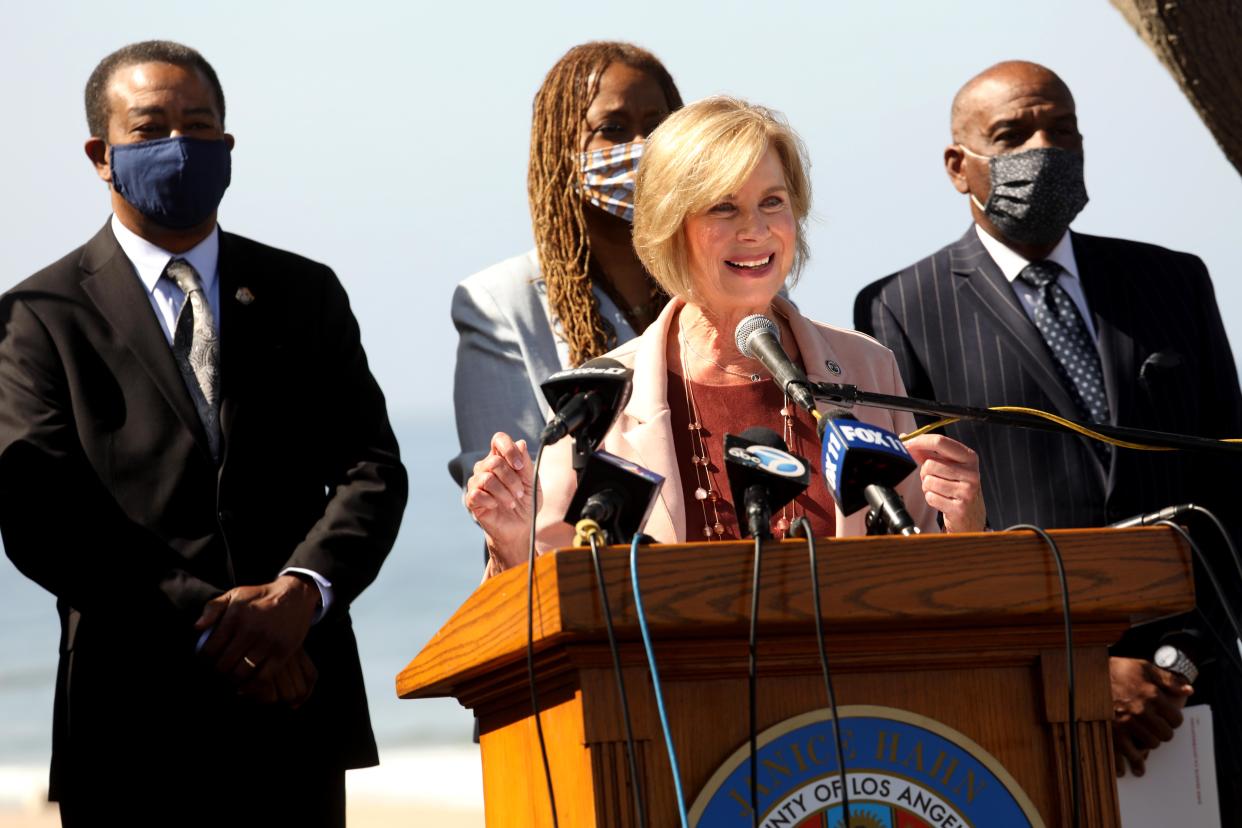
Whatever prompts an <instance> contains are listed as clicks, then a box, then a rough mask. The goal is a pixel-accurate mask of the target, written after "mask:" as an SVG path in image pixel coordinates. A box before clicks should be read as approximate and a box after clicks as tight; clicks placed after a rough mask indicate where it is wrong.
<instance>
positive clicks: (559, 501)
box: [537, 296, 940, 552]
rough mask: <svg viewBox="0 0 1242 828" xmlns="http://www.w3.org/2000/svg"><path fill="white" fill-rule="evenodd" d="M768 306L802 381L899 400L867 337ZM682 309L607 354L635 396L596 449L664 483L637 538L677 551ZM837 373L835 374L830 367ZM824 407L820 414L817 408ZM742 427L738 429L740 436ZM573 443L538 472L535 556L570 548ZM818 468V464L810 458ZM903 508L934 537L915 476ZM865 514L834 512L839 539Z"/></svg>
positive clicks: (862, 414) (894, 421) (779, 303)
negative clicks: (676, 386) (794, 351)
mask: <svg viewBox="0 0 1242 828" xmlns="http://www.w3.org/2000/svg"><path fill="white" fill-rule="evenodd" d="M773 303H774V304H775V306H776V308H777V309H778V310H779V311H781V312H782V313H783V314H784V315H785V317H786V318H787V319H788V320H789V325H790V327H791V328H792V330H793V334H794V338H795V339H797V341H798V350H799V352H800V353H801V355H802V362H803V365H804V366H805V368H806V373H807V377H808V378H809V379H811V380H812V381H815V382H841V383H850V384H853V385H857V386H858V387H859V388H861V389H863V390H866V391H876V392H879V393H881V394H899V395H903V396H904V395H905V393H906V390H905V386H903V385H902V382H901V375H900V374H899V373H898V370H897V361H896V360H895V359H894V358H893V353H892V351H890V350H888V348H885V347H884V346H883V345H881V344H880V343H878V342H876V341H875V340H874V339H872V338H871V337H869V336H867V335H866V334H863V333H859V332H858V331H852V330H846V329H843V328H835V327H833V326H831V325H825V324H823V323H822V322H814V321H812V320H810V319H807V318H806V317H804V316H803V315H802V314H800V313H798V310H797V309H796V308H795V307H794V306H793V305H792V304H790V303H789V302H788V301H786V300H784V299H782V298H781V297H779V296H777V297H776V298H775V299H774V300H773ZM683 304H684V303H683V302H682V301H681V300H680V299H674V300H672V301H671V302H669V303H668V305H667V306H666V307H665V308H664V312H663V313H661V314H660V316H659V317H658V318H657V319H656V321H655V322H653V323H652V324H651V327H649V328H648V329H647V330H646V332H644V333H643V335H642V336H640V337H638V338H637V339H634V340H631V341H630V342H627V343H626V344H624V345H622V346H621V347H619V348H617V349H616V350H614V351H612V352H611V353H609V354H608V356H609V357H611V358H613V359H615V360H617V361H618V362H620V363H621V364H622V365H625V366H626V367H629V368H632V369H633V371H634V393H633V394H632V395H631V397H630V401H629V403H628V404H627V405H626V407H625V410H624V411H623V412H622V413H621V416H620V417H619V418H618V419H617V422H616V423H615V424H614V425H613V427H612V430H610V431H609V432H608V434H607V435H605V437H604V441H603V443H602V444H601V446H600V448H602V449H604V450H605V451H608V452H611V453H613V454H616V455H618V456H620V457H624V458H626V459H627V460H631V461H633V462H635V463H637V464H639V465H640V466H644V467H646V468H648V469H651V470H652V471H653V472H655V473H656V474H659V475H663V477H664V485H663V487H662V488H661V490H660V499H659V502H658V503H656V505H655V508H654V509H653V510H652V512H651V517H650V518H649V519H648V520H647V525H646V527H645V528H644V530H643V531H645V532H646V533H647V534H648V535H651V536H652V537H653V538H655V539H656V540H657V541H659V542H660V543H683V542H685V540H686V537H685V526H686V504H685V503H684V502H683V501H684V498H683V496H682V485H681V472H680V470H679V469H678V468H677V462H676V457H675V454H674V449H673V429H674V428H685V427H686V423H673V422H671V421H670V416H669V408H668V372H667V366H666V364H665V363H666V360H665V357H664V355H665V351H666V347H665V346H666V344H667V342H668V336H669V329H670V327H671V325H672V321H673V317H674V315H675V314H676V312H677V309H678V308H680V307H681V306H682V305H683ZM829 363H831V364H834V365H836V366H837V367H838V368H839V369H840V373H839V374H836V373H833V372H832V371H831V370H830V369H829V367H828V365H829ZM821 407H826V406H821ZM853 414H854V416H856V417H857V418H858V419H859V420H862V421H864V422H869V423H872V424H873V425H877V426H880V427H881V428H885V429H888V430H889V431H892V432H895V433H898V434H900V433H903V432H907V431H912V430H914V428H915V423H914V417H913V416H911V415H910V414H907V413H905V412H899V411H886V410H883V409H878V408H867V407H863V406H859V407H857V408H855V409H854V411H853ZM745 425H747V424H746V423H739V424H738V428H739V429H741V428H742V427H744V426H745ZM572 445H573V441H572V440H570V439H564V440H561V441H560V442H559V443H556V444H555V445H552V446H548V448H547V450H546V451H545V452H544V457H543V466H542V468H541V469H540V473H539V476H540V480H541V488H542V492H543V500H542V502H541V504H540V509H539V516H538V518H537V526H538V528H537V532H538V535H537V543H538V548H539V551H540V552H546V551H547V550H549V549H557V548H560V547H564V546H569V545H570V544H571V543H572V542H573V528H572V527H571V526H570V525H569V524H567V523H565V520H564V518H565V511H566V509H568V508H569V502H570V500H572V499H573V495H574V489H575V487H576V485H577V481H576V479H575V476H574V471H573V468H572V463H571V460H570V451H571V448H572ZM808 459H810V460H811V461H812V462H815V463H818V457H816V458H808ZM897 490H898V492H899V493H900V494H901V496H902V498H903V499H904V500H905V501H906V508H907V509H908V510H909V512H910V516H911V517H912V518H914V520H915V522H916V523H918V524H919V526H920V527H921V528H922V530H923V531H924V532H938V531H940V529H939V527H938V525H937V522H936V519H937V513H936V510H935V509H932V508H931V507H930V506H928V505H927V501H926V500H925V499H924V498H923V490H922V488H921V487H920V484H919V477H918V474H912V475H910V476H909V477H908V478H906V480H905V481H904V482H903V483H902V484H901V485H900V486H898V487H897ZM865 515H866V510H865V509H863V510H859V511H858V512H855V513H854V514H853V515H850V516H849V517H846V516H845V515H843V514H841V510H840V509H837V510H836V531H837V537H851V536H857V535H864V534H866V531H867V530H866V527H865V526H864V523H863V522H864V518H865Z"/></svg>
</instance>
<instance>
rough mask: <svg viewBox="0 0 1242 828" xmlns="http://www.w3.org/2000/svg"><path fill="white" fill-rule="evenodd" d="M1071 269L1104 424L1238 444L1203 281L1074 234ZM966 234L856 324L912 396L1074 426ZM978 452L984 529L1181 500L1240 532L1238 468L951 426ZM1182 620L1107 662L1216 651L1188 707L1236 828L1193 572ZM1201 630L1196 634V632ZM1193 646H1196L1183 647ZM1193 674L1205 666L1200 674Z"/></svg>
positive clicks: (899, 280) (1222, 685)
mask: <svg viewBox="0 0 1242 828" xmlns="http://www.w3.org/2000/svg"><path fill="white" fill-rule="evenodd" d="M1071 238H1072V241H1073V245H1074V258H1075V259H1076V260H1077V263H1078V270H1079V275H1080V277H1081V278H1082V285H1083V290H1084V292H1085V294H1086V297H1087V304H1088V306H1089V308H1090V311H1091V315H1092V317H1093V321H1094V322H1095V327H1096V330H1097V331H1098V333H1099V350H1100V357H1101V362H1102V364H1103V369H1104V384H1105V390H1106V392H1107V394H1108V403H1109V412H1110V419H1111V421H1112V422H1113V423H1114V424H1117V425H1125V426H1134V427H1138V428H1150V429H1158V430H1161V431H1172V432H1178V433H1183V434H1195V435H1200V436H1206V437H1239V436H1242V394H1240V393H1239V390H1238V374H1237V370H1236V368H1235V366H1234V361H1233V354H1232V353H1231V352H1230V349H1229V341H1228V339H1227V338H1226V336H1225V330H1224V326H1223V325H1222V324H1221V319H1220V312H1219V311H1218V310H1217V307H1216V299H1215V295H1214V293H1213V291H1212V283H1211V281H1210V280H1209V278H1208V273H1207V268H1206V267H1204V265H1203V262H1202V261H1200V260H1199V258H1198V257H1196V256H1192V255H1190V254H1187V253H1177V252H1174V251H1171V250H1165V249H1164V248H1161V247H1156V246H1154V245H1150V244H1142V243H1139V242H1132V241H1123V240H1121V239H1110V238H1102V237H1099V236H1087V235H1083V234H1080V233H1074V234H1072V236H1071ZM1018 303H1019V300H1018V298H1017V296H1016V295H1015V294H1014V292H1013V289H1012V287H1011V285H1010V284H1009V282H1008V281H1007V280H1006V279H1005V277H1004V275H1003V274H1002V273H1001V271H1000V268H999V267H998V266H997V265H996V263H995V262H994V261H993V260H992V257H991V256H990V255H989V254H988V252H987V251H986V250H985V249H984V247H983V245H982V243H981V242H980V241H979V238H978V236H977V235H976V233H975V229H974V227H971V228H970V229H969V230H967V232H966V235H964V236H963V237H962V238H961V239H959V240H958V241H957V242H955V243H954V244H951V245H949V246H948V247H945V248H943V249H941V250H939V251H937V252H936V253H935V254H933V255H931V256H929V257H927V258H926V259H923V260H922V261H920V262H918V263H917V264H915V265H914V266H912V267H909V268H906V269H905V270H902V271H901V272H899V273H895V274H893V275H891V276H889V277H887V278H885V279H881V280H880V281H878V282H876V283H874V284H872V285H870V286H868V287H867V288H865V289H864V290H863V291H862V292H861V293H860V294H859V295H858V299H857V301H856V303H855V306H854V324H855V326H856V327H857V328H859V329H860V330H864V331H867V332H869V333H871V334H872V335H874V336H875V337H876V338H877V339H879V340H880V341H881V342H883V343H884V344H885V345H888V347H889V348H891V349H892V350H893V352H894V353H895V354H896V355H897V362H898V364H899V365H900V367H901V373H902V376H903V377H904V378H905V381H906V386H907V388H908V390H909V394H910V396H912V397H922V398H933V399H939V400H942V401H945V402H954V403H960V404H966V405H976V406H988V405H999V404H1004V403H1008V404H1011V405H1027V406H1034V407H1036V408H1041V409H1044V410H1047V411H1052V412H1055V413H1058V414H1062V415H1064V416H1067V417H1078V416H1079V415H1078V413H1077V411H1076V410H1075V407H1074V404H1073V402H1072V400H1071V398H1070V395H1069V393H1068V392H1067V391H1066V389H1065V387H1064V386H1063V385H1062V384H1061V380H1060V378H1059V377H1058V375H1057V372H1056V367H1055V364H1054V362H1053V358H1052V355H1051V353H1050V352H1049V350H1048V348H1047V346H1046V345H1045V344H1044V341H1043V339H1042V337H1041V336H1040V334H1039V332H1038V331H1037V330H1036V328H1035V326H1034V324H1033V323H1032V322H1031V321H1030V319H1029V318H1028V317H1027V315H1026V314H1025V313H1024V312H1023V310H1022V307H1021V306H1020V305H1019V304H1018ZM947 433H948V434H950V436H952V437H955V438H956V439H958V440H961V441H962V442H963V443H966V444H967V445H969V446H971V447H972V448H974V449H975V450H976V451H977V452H978V453H979V460H980V468H981V471H982V474H983V491H984V496H985V497H986V499H987V506H988V517H989V520H990V521H991V523H992V525H993V526H996V527H998V528H999V527H1004V526H1010V525H1013V524H1015V523H1033V524H1036V525H1039V526H1045V527H1050V528H1054V527H1078V526H1101V525H1104V524H1107V523H1109V522H1111V521H1114V520H1118V519H1121V518H1124V517H1128V516H1130V515H1133V514H1136V513H1140V512H1148V511H1154V510H1156V509H1159V508H1162V507H1164V506H1169V505H1172V504H1177V503H1186V502H1190V501H1193V502H1196V503H1200V504H1204V505H1207V506H1208V507H1209V508H1211V509H1212V510H1213V511H1214V512H1216V513H1217V514H1218V515H1220V516H1221V517H1222V519H1224V520H1225V521H1226V523H1227V524H1229V525H1230V527H1231V529H1232V530H1233V533H1234V535H1235V537H1236V536H1237V535H1238V527H1239V525H1240V524H1242V521H1240V520H1239V519H1238V518H1237V517H1236V514H1237V511H1238V510H1237V507H1236V506H1235V505H1234V503H1233V501H1234V500H1236V498H1234V497H1233V494H1234V492H1236V489H1237V485H1238V480H1239V478H1240V477H1242V462H1239V461H1237V460H1232V459H1230V460H1222V459H1220V458H1217V457H1213V456H1208V455H1204V454H1199V453H1189V452H1143V451H1133V450H1126V449H1117V450H1114V451H1113V452H1112V455H1111V461H1110V462H1109V463H1108V464H1107V466H1106V465H1105V464H1103V463H1102V462H1101V461H1100V460H1099V459H1098V457H1097V455H1096V454H1095V453H1094V452H1093V451H1092V450H1091V449H1090V448H1089V447H1088V445H1087V442H1086V440H1085V439H1084V438H1081V437H1076V436H1069V435H1063V434H1060V433H1055V432H1045V431H1030V430H1026V429H1011V428H1004V427H1000V426H986V425H979V424H972V423H959V424H957V425H954V426H950V427H949V428H948V429H947ZM1195 534H1196V535H1198V536H1199V539H1200V542H1201V543H1203V544H1204V547H1205V549H1206V550H1207V552H1208V555H1209V556H1210V557H1212V558H1213V559H1214V560H1215V562H1216V563H1215V565H1214V569H1215V570H1216V571H1217V572H1218V573H1220V575H1221V577H1222V579H1223V580H1224V586H1225V590H1226V593H1227V595H1228V598H1227V599H1226V600H1229V601H1230V603H1231V604H1232V605H1233V606H1235V607H1242V595H1239V593H1238V591H1237V589H1236V588H1235V587H1234V584H1235V582H1236V578H1232V577H1229V576H1230V574H1231V573H1232V571H1233V567H1232V566H1231V565H1230V563H1229V562H1228V561H1227V557H1228V556H1227V553H1226V550H1225V549H1224V548H1223V547H1222V545H1221V544H1220V543H1219V542H1217V540H1216V538H1214V537H1212V536H1211V535H1210V534H1208V533H1206V532H1204V533H1199V532H1196V533H1195ZM1195 574H1196V578H1195V581H1196V584H1197V586H1198V589H1197V600H1198V608H1197V611H1196V612H1195V613H1192V614H1191V615H1190V616H1183V617H1179V618H1169V619H1164V620H1162V621H1160V622H1157V623H1152V624H1147V625H1143V626H1140V627H1135V628H1133V629H1131V630H1130V631H1129V632H1128V633H1127V634H1126V636H1125V637H1124V638H1123V639H1122V641H1121V642H1119V643H1118V645H1117V646H1116V647H1115V648H1114V653H1115V654H1118V655H1130V656H1136V657H1140V658H1148V659H1150V658H1151V656H1152V654H1153V652H1154V651H1155V648H1156V646H1157V645H1158V644H1159V643H1160V642H1161V641H1164V640H1170V641H1172V642H1174V643H1176V644H1177V645H1178V646H1179V647H1182V648H1183V649H1185V650H1188V651H1189V652H1192V653H1194V655H1195V658H1196V659H1200V658H1202V657H1204V656H1206V655H1208V654H1209V653H1215V654H1216V655H1217V659H1216V660H1215V662H1214V663H1210V664H1207V665H1206V666H1205V669H1204V670H1203V671H1202V672H1201V674H1200V677H1199V680H1198V681H1197V682H1196V684H1195V695H1194V697H1193V699H1192V703H1210V704H1211V705H1212V707H1213V716H1214V728H1213V729H1214V731H1215V733H1216V765H1217V779H1218V787H1219V789H1220V794H1221V805H1222V812H1223V814H1224V816H1225V823H1224V824H1227V825H1233V824H1240V823H1239V822H1238V817H1239V815H1240V814H1242V794H1240V793H1239V792H1238V790H1237V785H1236V784H1235V782H1236V779H1237V778H1238V776H1239V775H1240V774H1242V708H1240V707H1239V705H1238V698H1239V695H1240V693H1242V676H1240V675H1238V674H1237V671H1236V670H1234V669H1232V668H1231V667H1230V666H1229V665H1228V664H1227V663H1226V662H1225V661H1223V660H1221V659H1220V654H1221V650H1220V649H1218V648H1219V647H1232V641H1231V639H1232V636H1231V635H1229V634H1228V633H1226V632H1225V631H1226V630H1228V628H1229V626H1228V623H1227V620H1226V617H1225V615H1224V613H1223V610H1222V608H1221V606H1220V603H1219V601H1218V599H1217V597H1216V594H1215V592H1214V591H1213V590H1212V589H1211V587H1210V585H1209V582H1208V581H1207V580H1206V579H1205V577H1204V575H1203V572H1202V568H1201V567H1200V566H1199V565H1198V564H1197V563H1196V565H1195ZM1205 621H1206V623H1205ZM1192 644H1193V645H1194V646H1193V647H1192V646H1191V645H1192ZM1201 664H1202V662H1201Z"/></svg>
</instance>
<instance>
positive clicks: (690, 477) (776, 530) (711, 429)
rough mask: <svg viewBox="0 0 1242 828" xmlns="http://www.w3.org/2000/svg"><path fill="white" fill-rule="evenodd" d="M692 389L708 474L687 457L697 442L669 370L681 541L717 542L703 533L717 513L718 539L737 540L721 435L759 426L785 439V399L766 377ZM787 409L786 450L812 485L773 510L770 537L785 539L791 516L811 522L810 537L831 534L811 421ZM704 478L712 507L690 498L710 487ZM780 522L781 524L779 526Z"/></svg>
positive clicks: (677, 379) (681, 389) (676, 377)
mask: <svg viewBox="0 0 1242 828" xmlns="http://www.w3.org/2000/svg"><path fill="white" fill-rule="evenodd" d="M692 391H693V394H694V403H695V409H696V410H697V412H698V415H699V424H700V425H702V429H701V430H700V432H699V434H700V435H701V436H702V438H703V444H704V445H705V446H706V447H707V459H708V461H709V462H708V466H707V473H706V474H704V472H703V470H702V467H701V466H700V467H698V471H699V474H698V475H697V476H696V474H695V470H696V467H695V465H694V464H693V463H692V462H691V458H693V457H694V456H695V449H696V448H697V446H698V441H696V440H695V439H694V437H693V436H692V434H691V432H690V427H689V426H690V408H689V405H688V403H687V400H686V391H685V384H684V383H683V382H682V378H681V375H680V374H676V373H674V372H673V371H669V372H668V407H669V413H670V414H671V416H672V420H671V422H672V426H673V443H674V446H675V448H676V451H677V470H678V472H679V473H680V474H681V488H682V493H683V495H684V496H685V504H686V524H687V525H686V541H687V542H690V543H693V542H695V541H701V540H705V539H707V540H715V539H717V534H716V532H715V531H714V530H713V532H712V535H711V537H710V538H709V537H708V536H707V534H706V533H705V532H704V527H705V525H706V526H711V525H714V524H715V522H716V517H717V515H719V518H720V525H721V526H722V527H723V529H724V532H723V534H722V535H720V536H719V537H720V538H722V539H725V540H737V539H738V538H740V537H741V536H742V535H741V533H740V532H739V531H738V521H737V514H736V513H735V511H734V509H733V503H732V494H731V492H730V491H729V476H728V473H727V472H726V471H725V468H724V435H725V433H726V432H727V433H729V434H735V435H736V434H741V433H742V432H743V431H745V430H746V429H748V428H752V427H754V426H763V427H765V428H770V429H772V430H773V431H775V432H776V433H777V434H780V435H781V436H782V437H784V436H785V419H784V417H782V416H781V408H782V407H784V406H785V395H784V394H783V393H781V390H780V389H779V388H777V387H776V383H774V382H772V381H771V380H769V379H764V380H762V381H760V382H754V383H750V384H747V385H723V386H721V385H703V384H700V383H697V382H695V383H692ZM789 410H790V411H791V412H793V415H794V417H793V434H792V437H791V438H790V439H789V440H788V442H789V451H790V452H791V453H793V454H796V455H798V456H799V457H801V458H803V459H804V460H806V461H807V465H808V466H809V467H810V469H811V485H810V486H809V487H808V488H807V490H806V491H805V492H803V493H802V494H801V495H799V496H798V497H797V498H795V499H794V502H793V503H791V504H789V505H788V506H786V507H785V508H784V510H781V509H775V510H773V512H772V536H773V537H775V538H782V537H784V536H785V528H786V526H787V524H788V523H789V522H792V521H793V519H794V518H795V517H798V516H801V515H804V514H805V515H806V517H807V519H808V520H810V521H811V529H812V531H814V533H815V537H817V538H822V537H831V536H832V535H833V534H835V526H836V518H835V515H836V512H835V509H836V505H835V503H834V502H833V499H832V495H831V494H829V492H828V486H827V484H826V483H825V482H824V475H823V471H822V470H821V469H820V468H818V466H819V453H820V452H819V438H818V436H816V433H815V423H814V420H812V418H811V415H810V414H808V413H807V412H805V411H803V410H801V409H800V408H798V407H797V406H796V405H794V404H793V403H792V402H790V403H789ZM709 480H710V482H711V485H710V488H711V490H712V491H713V493H714V494H715V496H716V497H717V500H716V501H715V503H713V502H712V501H711V500H710V499H709V500H699V499H698V498H696V497H695V490H696V489H699V488H700V487H701V488H703V489H704V490H706V489H708V488H709V485H708V482H709ZM713 505H714V506H715V509H714V510H713V508H712V507H713ZM704 510H706V516H707V517H706V521H704ZM782 518H783V519H784V521H785V522H786V523H785V525H782Z"/></svg>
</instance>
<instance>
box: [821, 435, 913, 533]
mask: <svg viewBox="0 0 1242 828" xmlns="http://www.w3.org/2000/svg"><path fill="white" fill-rule="evenodd" d="M819 428H820V438H821V439H822V440H823V443H822V451H821V454H820V460H821V463H822V466H823V469H824V480H825V482H827V484H828V488H829V490H830V491H831V492H832V496H833V498H834V499H835V500H836V501H837V505H838V506H840V507H841V513H842V514H846V515H851V514H853V513H854V512H857V511H858V510H859V509H861V508H862V507H863V506H870V507H871V509H870V511H869V512H868V513H867V534H868V535H879V534H885V533H888V534H894V535H917V534H919V531H920V530H919V527H918V526H917V525H916V524H915V522H914V519H913V518H911V517H910V513H909V512H907V511H906V505H905V503H904V502H903V501H902V499H901V495H899V494H897V492H895V491H894V490H893V487H894V486H896V485H897V484H898V483H900V482H901V481H903V480H905V479H906V478H907V477H908V476H909V475H910V472H912V471H914V469H915V468H916V467H917V465H918V464H917V463H915V462H914V458H913V457H911V456H910V452H908V451H906V447H905V446H904V445H903V444H902V442H901V440H900V439H898V437H897V435H896V434H893V433H892V432H891V431H886V430H884V429H882V428H880V427H879V426H874V425H871V424H870V423H863V422H859V421H858V420H856V419H855V418H853V417H851V416H849V415H847V414H845V413H844V412H842V411H839V410H838V412H837V413H835V414H833V415H830V416H829V417H825V418H824V419H822V420H820V421H819Z"/></svg>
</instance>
